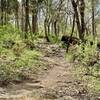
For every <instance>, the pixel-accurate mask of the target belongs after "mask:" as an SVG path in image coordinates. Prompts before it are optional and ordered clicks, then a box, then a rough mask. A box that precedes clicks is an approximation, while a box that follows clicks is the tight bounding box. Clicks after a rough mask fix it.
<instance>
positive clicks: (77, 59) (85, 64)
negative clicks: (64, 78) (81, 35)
mask: <svg viewBox="0 0 100 100" xmlns="http://www.w3.org/2000/svg"><path fill="white" fill-rule="evenodd" d="M87 39H88V41H86V42H85V43H81V44H80V45H76V46H75V48H74V46H72V47H70V48H69V52H68V54H66V55H67V56H66V58H67V59H69V61H70V62H74V63H75V64H74V65H75V73H76V75H77V77H78V78H79V79H81V80H84V81H85V82H86V83H87V85H88V86H89V88H92V89H91V90H93V89H94V90H96V91H98V90H100V86H99V84H98V83H99V80H100V51H99V50H98V49H97V43H98V39H96V38H95V40H94V39H92V38H91V37H89V38H87ZM91 42H93V45H91Z"/></svg>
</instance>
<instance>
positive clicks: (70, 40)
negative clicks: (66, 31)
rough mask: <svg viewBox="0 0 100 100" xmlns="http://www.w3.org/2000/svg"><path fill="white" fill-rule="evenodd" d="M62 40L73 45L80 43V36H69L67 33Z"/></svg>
mask: <svg viewBox="0 0 100 100" xmlns="http://www.w3.org/2000/svg"><path fill="white" fill-rule="evenodd" d="M61 41H62V42H64V43H65V44H72V45H75V44H79V39H78V38H76V37H70V36H67V35H63V36H62V38H61Z"/></svg>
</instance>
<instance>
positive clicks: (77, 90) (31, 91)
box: [0, 43, 99, 100]
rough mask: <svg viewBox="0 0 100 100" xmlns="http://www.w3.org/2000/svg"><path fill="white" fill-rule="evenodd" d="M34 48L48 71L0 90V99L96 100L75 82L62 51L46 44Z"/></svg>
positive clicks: (69, 65)
mask: <svg viewBox="0 0 100 100" xmlns="http://www.w3.org/2000/svg"><path fill="white" fill-rule="evenodd" d="M37 49H38V50H41V51H42V52H43V53H44V54H45V55H44V57H42V58H41V59H40V60H41V61H42V62H44V63H46V65H47V66H48V67H47V69H45V71H44V72H42V73H39V74H38V75H34V76H33V78H31V80H29V81H24V82H23V83H20V84H11V85H9V86H8V87H6V88H0V100H99V99H96V98H95V97H94V96H93V95H91V94H89V93H88V91H87V88H86V87H84V86H83V84H82V82H80V81H78V80H77V79H75V75H74V74H73V73H72V69H73V68H72V64H70V63H67V61H66V59H65V50H64V49H62V48H60V47H59V46H58V45H52V44H48V43H45V44H44V43H39V45H37ZM48 68H49V69H48Z"/></svg>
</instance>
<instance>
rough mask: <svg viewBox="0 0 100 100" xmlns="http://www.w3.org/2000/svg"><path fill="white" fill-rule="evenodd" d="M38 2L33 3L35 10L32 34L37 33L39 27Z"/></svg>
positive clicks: (33, 12) (33, 11)
mask: <svg viewBox="0 0 100 100" xmlns="http://www.w3.org/2000/svg"><path fill="white" fill-rule="evenodd" d="M37 7H38V6H37V2H36V0H34V1H33V10H32V32H33V33H37V30H38V26H37Z"/></svg>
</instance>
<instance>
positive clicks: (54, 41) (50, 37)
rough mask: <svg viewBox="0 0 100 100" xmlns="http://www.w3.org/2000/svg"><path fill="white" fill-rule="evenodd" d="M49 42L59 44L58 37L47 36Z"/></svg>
mask: <svg viewBox="0 0 100 100" xmlns="http://www.w3.org/2000/svg"><path fill="white" fill-rule="evenodd" d="M48 37H49V40H50V42H51V43H60V42H61V40H60V37H59V36H55V34H49V36H48Z"/></svg>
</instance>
